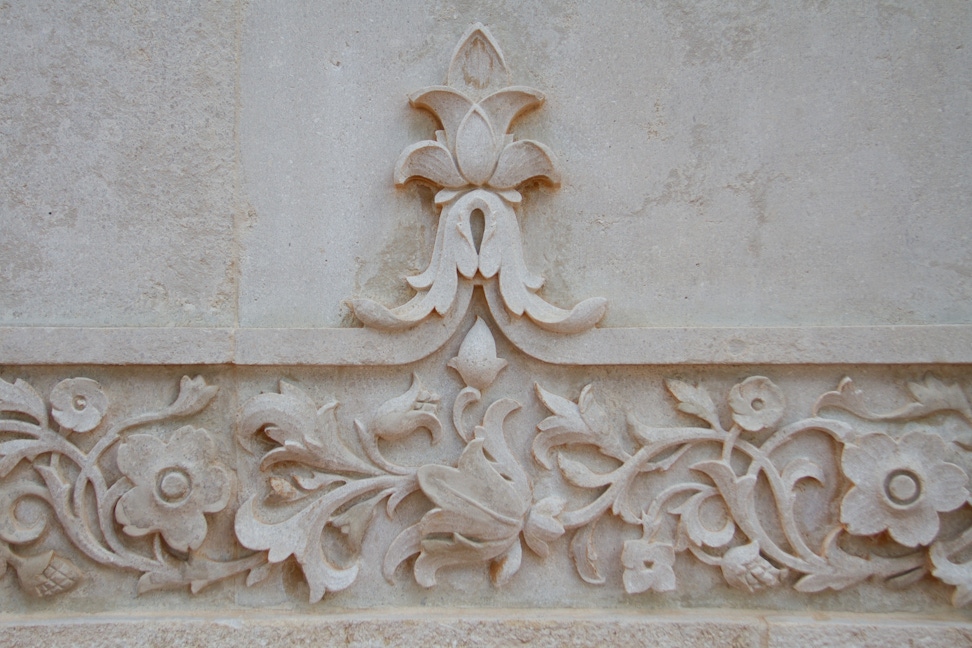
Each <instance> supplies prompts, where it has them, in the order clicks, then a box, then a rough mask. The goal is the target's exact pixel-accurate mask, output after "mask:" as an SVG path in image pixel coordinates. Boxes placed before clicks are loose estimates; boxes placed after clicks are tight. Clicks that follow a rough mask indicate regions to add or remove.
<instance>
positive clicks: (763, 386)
mask: <svg viewBox="0 0 972 648" xmlns="http://www.w3.org/2000/svg"><path fill="white" fill-rule="evenodd" d="M729 407H730V408H731V409H732V420H734V421H735V422H736V423H737V424H739V427H741V428H742V429H744V430H748V431H750V432H759V431H761V430H765V429H767V428H771V427H773V426H774V425H776V424H777V423H779V422H780V418H781V417H782V416H783V407H784V402H783V391H782V390H781V389H780V388H779V387H777V386H776V385H774V384H773V381H772V380H770V379H769V378H764V377H763V376H752V377H750V378H747V379H746V380H744V381H742V382H741V383H739V384H738V385H735V386H734V387H733V388H732V390H731V391H730V392H729Z"/></svg>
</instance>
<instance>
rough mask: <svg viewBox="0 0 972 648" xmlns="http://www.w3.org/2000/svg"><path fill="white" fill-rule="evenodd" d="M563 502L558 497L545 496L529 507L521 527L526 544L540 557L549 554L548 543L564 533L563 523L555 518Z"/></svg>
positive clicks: (560, 510)
mask: <svg viewBox="0 0 972 648" xmlns="http://www.w3.org/2000/svg"><path fill="white" fill-rule="evenodd" d="M564 505H565V502H564V500H562V499H560V498H559V497H545V498H543V499H542V500H540V501H539V502H537V503H536V504H534V505H533V508H531V509H530V512H529V513H528V514H527V520H526V524H525V525H524V527H523V539H524V540H526V543H527V546H528V547H530V549H532V550H533V552H534V553H535V554H537V555H538V556H540V557H541V558H546V557H547V556H548V555H549V554H550V547H549V543H551V542H553V541H554V540H556V539H557V538H559V537H560V536H562V535H564V525H563V524H562V523H561V522H560V520H559V519H557V516H558V515H560V514H561V513H562V512H563V510H564Z"/></svg>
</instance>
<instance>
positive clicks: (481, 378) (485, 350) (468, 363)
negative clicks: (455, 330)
mask: <svg viewBox="0 0 972 648" xmlns="http://www.w3.org/2000/svg"><path fill="white" fill-rule="evenodd" d="M449 366H450V367H452V368H453V369H455V370H456V371H458V372H459V375H460V376H462V380H463V382H464V383H466V384H467V385H469V386H470V387H475V388H476V389H478V390H479V391H480V392H483V391H486V389H487V388H488V387H489V386H490V385H492V384H493V381H494V380H496V376H497V375H498V374H499V372H500V371H502V370H503V368H504V367H506V360H503V359H502V358H498V357H496V341H495V340H494V339H493V334H492V333H491V332H490V330H489V326H487V325H486V322H484V321H483V318H482V317H477V318H476V323H475V324H473V326H472V328H471V329H469V333H467V334H466V337H465V338H464V339H463V341H462V344H460V345H459V354H458V355H457V356H456V357H455V358H453V359H452V360H450V361H449Z"/></svg>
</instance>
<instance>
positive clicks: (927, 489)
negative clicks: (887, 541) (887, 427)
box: [840, 432, 969, 547]
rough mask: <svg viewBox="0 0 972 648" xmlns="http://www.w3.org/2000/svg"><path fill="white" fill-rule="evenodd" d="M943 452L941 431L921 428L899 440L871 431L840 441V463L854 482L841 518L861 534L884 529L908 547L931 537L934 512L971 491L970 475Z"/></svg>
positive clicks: (935, 532)
mask: <svg viewBox="0 0 972 648" xmlns="http://www.w3.org/2000/svg"><path fill="white" fill-rule="evenodd" d="M947 452H948V451H947V447H946V446H945V442H944V441H943V440H942V439H941V438H940V437H939V436H937V435H935V434H927V433H921V432H912V433H910V434H907V435H905V436H904V437H902V438H901V439H900V440H898V441H896V440H894V439H892V438H891V437H890V436H888V435H886V434H869V435H867V436H864V437H861V438H860V439H858V440H857V442H856V443H853V444H848V445H846V446H844V451H843V455H842V457H841V466H842V467H843V470H844V474H845V475H846V476H847V478H848V479H850V480H851V482H853V484H854V486H853V487H852V488H851V489H850V491H848V492H847V495H845V496H844V499H843V501H842V502H841V506H840V520H841V522H843V523H844V524H845V525H846V526H847V529H848V530H849V531H850V532H851V533H856V534H859V535H872V534H875V533H880V532H881V531H885V530H887V531H888V533H889V534H890V535H891V537H892V538H893V539H894V540H896V541H897V542H900V543H901V544H903V545H905V546H908V547H915V546H917V545H926V544H928V543H930V542H931V541H932V540H934V539H935V536H937V535H938V530H939V519H938V514H939V513H940V512H945V511H953V510H955V509H957V508H958V507H960V506H962V504H963V503H965V501H966V500H967V499H968V497H969V492H968V490H967V489H966V484H967V483H968V476H967V475H966V474H965V471H963V470H962V469H961V468H959V467H958V466H956V465H955V464H953V463H948V462H946V461H945V457H946V455H947Z"/></svg>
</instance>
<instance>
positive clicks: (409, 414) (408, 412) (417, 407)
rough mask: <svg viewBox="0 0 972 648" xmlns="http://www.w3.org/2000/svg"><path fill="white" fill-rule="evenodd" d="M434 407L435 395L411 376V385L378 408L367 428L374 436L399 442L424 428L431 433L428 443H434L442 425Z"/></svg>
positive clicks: (436, 399)
mask: <svg viewBox="0 0 972 648" xmlns="http://www.w3.org/2000/svg"><path fill="white" fill-rule="evenodd" d="M438 407H439V395H438V394H436V393H434V392H431V391H429V390H427V389H426V388H425V385H423V384H422V381H421V380H419V378H418V376H416V375H415V374H412V386H411V387H410V388H409V390H408V391H407V392H405V393H404V394H402V395H401V396H399V397H398V398H392V399H391V400H388V401H385V402H384V403H383V404H382V405H381V406H380V407H379V408H378V410H377V411H376V412H375V418H374V421H373V422H372V425H371V429H372V431H373V433H374V435H375V436H376V437H379V438H382V439H401V438H403V437H406V436H408V435H409V434H411V433H412V432H414V431H415V430H418V429H420V428H426V429H428V430H429V432H431V433H432V440H433V441H438V439H439V436H440V435H441V434H442V424H441V423H440V422H439V419H438V417H437V416H436V412H437V410H438Z"/></svg>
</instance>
